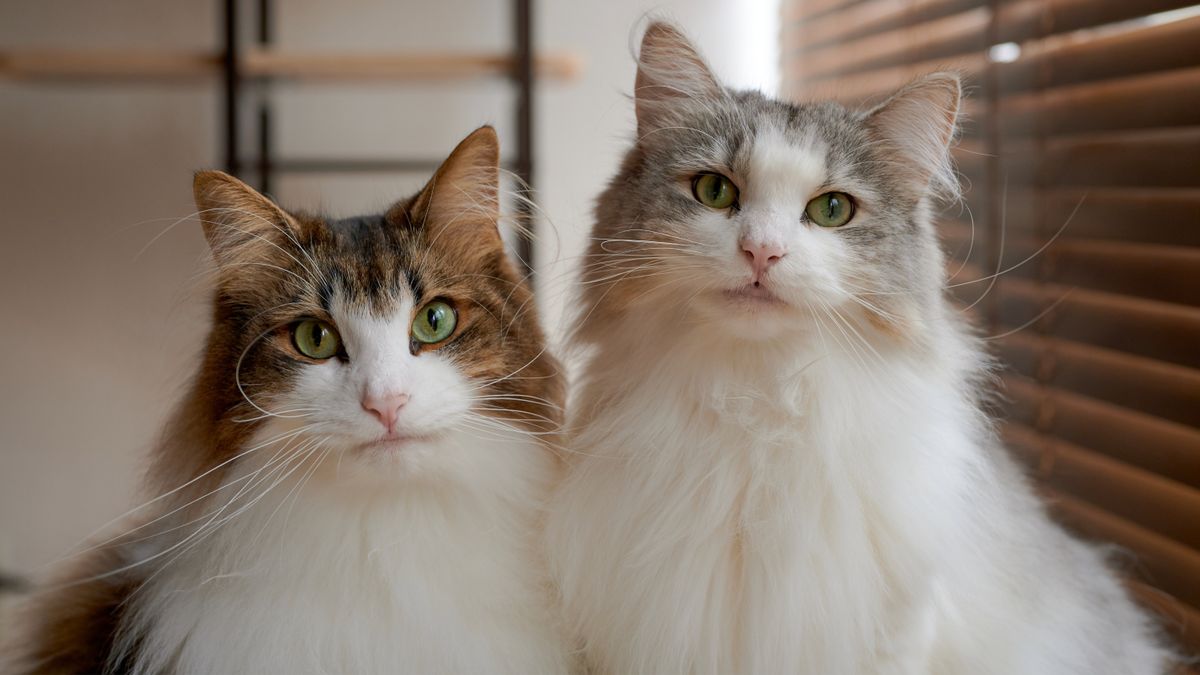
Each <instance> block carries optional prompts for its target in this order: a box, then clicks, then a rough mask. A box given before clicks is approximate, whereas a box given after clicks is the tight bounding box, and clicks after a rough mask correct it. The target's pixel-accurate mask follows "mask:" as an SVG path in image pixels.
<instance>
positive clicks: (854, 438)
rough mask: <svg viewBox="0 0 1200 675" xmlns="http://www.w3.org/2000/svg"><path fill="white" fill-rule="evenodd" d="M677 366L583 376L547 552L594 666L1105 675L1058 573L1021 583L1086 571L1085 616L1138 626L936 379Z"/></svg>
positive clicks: (1072, 593) (883, 372)
mask: <svg viewBox="0 0 1200 675" xmlns="http://www.w3.org/2000/svg"><path fill="white" fill-rule="evenodd" d="M693 356H695V355H693ZM689 358H691V357H689V356H688V355H687V353H686V348H684V349H681V350H680V351H679V352H677V353H675V354H673V355H665V356H664V357H663V360H662V361H660V362H659V363H654V364H652V363H644V364H638V365H641V366H645V368H644V369H642V370H640V372H642V373H643V375H642V376H641V378H640V379H639V380H638V382H637V384H636V385H635V386H634V387H632V388H624V389H622V388H621V387H620V384H619V381H618V380H612V381H606V380H605V378H604V377H603V376H597V377H594V378H593V379H592V381H591V382H590V385H589V387H588V388H587V389H586V390H585V392H584V395H583V396H582V400H580V401H578V402H577V403H576V405H577V406H578V407H577V409H576V414H577V415H578V416H579V419H577V420H576V431H575V437H574V439H573V444H572V446H571V447H572V449H573V450H574V451H576V454H575V456H574V458H573V461H574V464H573V466H572V468H571V470H570V474H569V476H568V478H567V480H566V481H565V482H564V483H563V484H562V486H561V488H560V489H559V490H558V492H557V495H556V498H555V500H554V501H553V503H552V507H551V516H550V518H551V520H550V529H549V545H550V550H551V557H552V561H553V567H554V573H555V574H556V576H557V578H558V580H559V581H560V583H561V585H562V592H563V597H564V602H565V606H566V611H567V615H568V618H569V620H570V621H571V622H572V623H573V627H574V629H575V631H576V632H577V634H578V635H579V636H580V637H581V639H582V640H583V641H584V643H585V645H586V653H587V657H588V658H589V659H590V661H591V664H592V666H593V667H594V668H595V669H596V670H598V671H600V672H608V673H671V672H673V673H684V672H689V673H767V672H772V673H773V672H791V673H813V674H817V673H821V674H842V673H845V674H857V673H931V672H932V673H946V674H947V675H948V674H949V673H965V672H971V673H1014V674H1015V673H1074V672H1078V673H1083V672H1103V671H1100V670H1091V671H1089V670H1087V668H1088V667H1090V666H1089V664H1091V665H1095V664H1097V663H1104V662H1105V661H1106V660H1107V661H1108V662H1109V663H1112V662H1113V659H1110V658H1108V657H1107V656H1105V657H1104V658H1103V659H1101V658H1098V657H1101V656H1102V655H1100V654H1098V653H1096V650H1094V649H1090V648H1089V647H1088V645H1087V644H1086V642H1087V641H1088V640H1091V639H1092V638H1091V637H1088V636H1087V635H1086V634H1087V633H1088V632H1092V633H1094V632H1095V631H1098V630H1102V629H1106V628H1107V626H1106V625H1091V626H1089V625H1087V624H1089V623H1094V622H1095V619H1093V618H1089V617H1088V616H1087V614H1088V611H1092V610H1094V609H1095V607H1092V608H1091V610H1089V601H1088V600H1087V599H1086V598H1084V597H1083V596H1081V595H1079V594H1078V593H1077V591H1078V589H1070V590H1066V591H1063V590H1061V589H1056V588H1055V586H1056V585H1061V584H1066V585H1070V582H1067V581H1066V580H1065V579H1049V580H1048V581H1047V582H1046V583H1047V585H1048V587H1049V588H1038V587H1037V585H1036V584H1033V583H1031V582H1032V580H1033V579H1035V578H1038V575H1039V574H1041V578H1043V579H1046V578H1047V574H1046V573H1045V572H1044V570H1045V569H1047V566H1048V565H1059V566H1062V564H1066V566H1067V567H1068V569H1069V568H1072V567H1074V568H1075V571H1077V572H1078V573H1080V574H1094V575H1096V576H1097V578H1100V579H1102V581H1100V582H1099V586H1100V587H1101V588H1100V589H1099V592H1100V594H1101V595H1103V596H1105V597H1104V601H1105V602H1108V605H1109V606H1108V607H1106V608H1105V609H1104V612H1106V613H1108V614H1109V615H1110V616H1118V618H1117V619H1114V621H1116V622H1117V623H1118V624H1119V623H1120V622H1122V621H1125V622H1126V623H1128V624H1131V625H1135V626H1136V625H1139V624H1138V622H1137V621H1136V620H1133V619H1135V617H1134V616H1133V609H1132V607H1131V606H1129V603H1128V602H1127V601H1124V600H1123V599H1120V598H1117V599H1116V600H1114V596H1119V591H1117V590H1116V588H1115V585H1113V584H1111V583H1109V582H1108V581H1107V577H1108V573H1107V571H1106V570H1104V569H1103V564H1102V563H1101V561H1100V560H1099V558H1098V556H1095V555H1093V554H1092V552H1091V551H1090V550H1087V549H1084V548H1083V547H1081V546H1079V545H1077V544H1076V543H1075V542H1073V541H1069V540H1067V539H1066V538H1065V537H1062V536H1061V535H1059V534H1058V533H1057V530H1055V529H1054V528H1053V526H1051V525H1050V524H1049V523H1048V522H1047V521H1045V519H1044V516H1042V515H1041V512H1040V511H1039V510H1038V507H1037V506H1036V504H1035V503H1034V502H1032V501H1031V500H1030V499H1029V497H1028V495H1027V488H1025V486H1024V484H1023V482H1022V481H1021V480H1020V478H1019V476H1015V475H1012V472H1011V467H1010V466H1009V465H1008V464H1007V463H1006V462H1005V461H1004V460H1001V461H1000V462H999V463H997V462H996V461H995V458H994V457H989V456H988V455H987V454H986V453H985V452H984V451H983V450H982V449H981V440H982V438H984V437H985V436H984V435H983V434H981V433H980V429H979V427H977V426H973V425H978V422H979V418H978V415H977V413H975V412H974V411H973V409H972V408H971V404H970V403H969V401H968V400H967V399H966V397H965V396H963V395H962V393H961V392H958V391H956V390H955V388H954V386H952V383H951V382H950V381H949V380H948V378H947V375H948V374H947V373H944V372H939V371H938V370H937V368H930V367H922V366H921V364H919V363H916V362H904V361H902V360H897V361H896V362H895V363H893V364H890V365H888V366H886V367H884V364H882V363H880V364H876V365H877V366H879V367H876V368H873V369H872V371H873V372H872V373H871V374H870V376H869V377H868V376H867V375H866V374H865V371H864V368H863V367H862V362H861V361H857V360H855V359H850V358H845V359H839V358H838V357H837V355H835V354H832V355H824V356H823V357H821V358H816V359H813V360H811V361H810V360H806V359H805V358H799V359H797V360H794V361H791V362H787V363H780V362H775V363H773V364H772V367H771V368H770V369H769V370H764V369H762V368H761V367H756V366H755V364H754V363H751V362H745V361H739V359H738V357H737V356H736V355H734V356H731V357H728V358H727V359H724V361H725V362H724V363H721V362H719V361H721V360H722V359H712V358H709V359H707V360H706V361H695V362H694V363H696V364H701V363H702V364H703V366H702V367H701V366H699V365H697V366H695V367H690V368H689V367H681V364H683V363H686V361H687V359H689ZM603 359H604V356H603V355H601V356H600V357H599V359H598V360H599V361H603ZM714 361H718V363H714ZM595 365H596V364H595V363H593V366H595ZM618 370H619V371H620V372H622V373H629V372H631V371H634V372H638V369H637V367H636V366H635V367H628V366H627V367H625V368H621V369H618ZM604 372H605V370H603V369H599V368H596V369H594V370H593V371H592V374H593V375H596V374H597V373H604ZM1008 490H1013V491H1015V494H1013V495H1007V494H1006V493H1005V492H1006V491H1008ZM1038 547H1042V548H1043V549H1044V552H1043V553H1039V554H1038V555H1037V556H1035V557H1030V556H1023V555H1022V554H1021V553H1019V551H1023V550H1028V549H1030V548H1034V549H1036V548H1038ZM1063 557H1067V558H1070V560H1069V561H1064V560H1063ZM1039 568H1041V571H1039ZM1068 574H1070V575H1071V576H1074V575H1073V573H1068ZM1027 582H1028V583H1027ZM1089 583H1091V582H1089ZM1060 621H1061V622H1063V623H1067V627H1066V628H1065V629H1061V628H1056V627H1057V626H1058V625H1059V623H1060ZM1104 621H1107V619H1104V620H1102V621H1101V623H1103V622H1104ZM1048 630H1057V631H1058V632H1059V633H1061V635H1058V636H1055V638H1054V639H1051V640H1046V637H1045V635H1046V632H1047V631H1048ZM1060 638H1061V639H1060ZM1026 640H1028V642H1027V643H1026V644H1030V645H1034V646H1033V647H1029V648H1028V649H1026V650H1024V651H1023V648H1021V647H1019V645H1021V644H1022V642H1023V641H1026ZM1145 645H1146V647H1147V649H1149V642H1148V641H1146V642H1145ZM1137 656H1139V657H1141V658H1142V659H1143V660H1142V661H1140V662H1141V663H1146V662H1150V661H1152V659H1145V658H1144V654H1139V655H1137ZM1116 661H1117V662H1120V661H1121V659H1117V660H1116ZM1138 662H1139V661H1136V660H1133V661H1131V663H1138ZM1106 667H1108V666H1107V665H1106ZM1115 667H1116V668H1120V667H1121V666H1119V665H1117V666H1115ZM1111 672H1114V673H1115V672H1124V671H1121V670H1112V671H1111ZM1130 672H1133V671H1130Z"/></svg>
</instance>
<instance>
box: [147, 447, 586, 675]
mask: <svg viewBox="0 0 1200 675" xmlns="http://www.w3.org/2000/svg"><path fill="white" fill-rule="evenodd" d="M525 443H528V442H525ZM494 445H495V446H500V445H502V444H500V443H496V444H494ZM519 445H520V443H513V444H510V446H511V447H508V448H503V447H491V448H485V449H484V452H481V453H480V455H482V456H480V457H478V458H475V459H477V461H478V462H479V464H480V466H479V467H478V471H479V472H481V474H480V476H481V477H482V476H483V475H486V472H492V475H491V476H490V477H489V479H488V480H487V481H485V482H484V483H483V484H482V485H473V486H470V488H472V489H469V488H468V487H467V486H462V485H459V486H456V485H453V484H449V485H448V484H445V483H442V482H439V481H436V480H432V481H429V482H428V483H422V482H421V481H406V482H403V483H401V484H399V485H397V484H395V483H388V482H386V481H381V482H380V484H378V485H374V486H371V485H367V486H363V485H353V484H352V485H339V484H338V483H337V482H336V481H332V480H328V478H331V476H326V477H325V478H326V479H327V480H321V478H320V476H319V475H314V476H310V479H309V482H308V483H306V484H304V485H303V486H299V483H298V481H299V480H301V477H302V476H303V475H304V474H305V473H306V472H305V471H304V470H303V469H301V470H298V471H297V472H296V473H295V474H293V475H294V476H295V477H296V478H295V479H291V480H288V481H284V482H282V483H280V484H279V485H277V486H275V488H274V489H272V490H271V491H270V492H269V493H267V495H266V496H265V497H264V498H263V499H262V500H261V501H259V502H258V503H256V504H255V505H254V506H253V507H251V508H249V509H247V510H246V511H245V513H243V514H241V515H239V516H238V517H237V518H234V519H231V520H230V521H229V522H228V523H227V524H225V525H224V526H222V527H221V528H220V529H219V530H218V531H217V532H216V533H215V534H214V535H213V536H212V537H211V538H209V539H207V540H205V541H204V542H203V543H202V545H201V546H198V547H197V548H196V549H195V550H194V551H193V553H192V554H189V555H188V556H186V557H184V558H181V559H179V560H176V561H173V562H171V563H170V564H168V565H166V566H165V567H164V568H163V569H162V570H160V572H159V573H158V574H157V575H155V577H154V578H153V579H152V580H151V581H150V583H149V584H147V586H146V587H144V588H143V589H142V590H141V591H140V592H139V594H138V595H137V596H135V601H134V603H133V605H132V606H133V608H134V609H135V613H134V615H133V619H132V622H131V623H130V624H129V625H127V626H126V627H125V628H126V630H127V631H129V634H130V635H135V636H138V637H139V639H140V641H139V643H138V644H136V645H135V653H136V654H137V655H138V656H137V660H136V661H135V666H136V670H137V671H138V672H146V673H152V672H163V671H168V670H169V671H170V672H176V673H234V672H245V673H251V672H254V673H329V672H333V673H397V672H410V673H433V672H437V673H481V672H489V673H562V672H565V671H566V670H567V669H568V664H567V656H566V643H565V641H564V640H563V639H562V635H561V632H560V630H559V628H558V625H557V623H556V622H555V621H554V620H553V619H552V616H553V615H552V612H551V610H550V609H549V608H550V601H549V594H548V592H547V590H548V589H547V586H546V579H545V573H544V566H543V565H542V564H541V563H540V557H539V556H538V554H537V548H536V547H537V544H536V537H537V532H538V528H537V524H536V519H537V518H538V517H539V513H540V502H539V501H538V499H536V497H537V495H538V493H537V489H543V492H544V487H546V486H547V485H548V481H547V478H548V477H549V475H550V473H551V472H550V467H549V466H538V463H541V462H543V461H545V460H544V459H543V458H544V456H545V452H544V450H541V449H537V448H531V447H527V448H524V449H522V448H520V447H518V446H519ZM321 471H327V472H334V471H337V468H336V465H333V464H332V463H331V464H330V465H327V466H324V467H323V468H322V469H318V470H317V471H316V472H315V473H316V474H319V473H320V472H321ZM294 487H296V488H297V489H295V490H293V488H294ZM501 495H504V496H501Z"/></svg>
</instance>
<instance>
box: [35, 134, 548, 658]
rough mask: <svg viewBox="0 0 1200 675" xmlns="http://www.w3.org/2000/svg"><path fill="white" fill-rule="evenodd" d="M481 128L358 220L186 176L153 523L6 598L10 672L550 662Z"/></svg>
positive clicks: (500, 249)
mask: <svg viewBox="0 0 1200 675" xmlns="http://www.w3.org/2000/svg"><path fill="white" fill-rule="evenodd" d="M498 156H499V153H498V145H497V140H496V135H495V132H494V131H493V130H492V129H491V128H490V127H484V128H481V129H479V130H478V131H476V132H475V133H473V134H472V135H471V136H469V137H468V138H467V139H466V140H464V141H463V142H462V143H461V144H460V145H459V146H458V148H457V149H455V151H454V153H453V154H452V155H451V156H450V157H449V159H447V160H446V162H445V163H444V164H443V165H442V167H441V168H440V169H439V170H438V172H437V173H436V175H435V176H434V177H433V179H432V180H431V181H430V182H429V184H428V185H427V186H426V187H425V188H424V189H423V190H422V191H421V192H420V193H419V194H417V195H416V196H415V197H413V198H411V199H407V200H404V201H401V202H399V203H397V204H396V205H395V206H393V207H392V208H391V209H390V210H389V211H387V212H386V213H384V214H381V215H375V216H369V217H362V218H352V219H346V220H327V219H323V218H320V217H314V216H306V215H301V214H292V213H287V212H284V211H283V210H281V209H280V208H278V207H277V206H275V205H274V204H272V203H271V202H270V201H269V200H267V199H266V198H264V197H262V196H261V195H259V194H257V193H255V192H254V191H253V190H251V189H250V188H249V187H247V186H246V185H244V184H243V183H241V182H239V181H238V180H236V179H234V178H232V177H230V176H227V175H225V174H222V173H219V172H203V173H200V174H198V175H197V176H196V181H195V193H196V202H197V205H198V207H199V209H200V213H201V215H202V219H203V223H204V233H205V235H206V237H207V238H208V242H209V244H210V247H211V248H212V252H213V254H214V258H215V259H216V263H217V266H218V283H217V290H216V294H215V299H214V308H213V310H214V311H213V325H212V329H211V333H210V334H209V338H208V343H207V348H206V351H205V355H204V359H203V364H202V365H201V367H200V369H199V373H198V375H197V376H196V378H195V381H194V384H193V385H192V388H191V390H190V391H189V393H188V394H187V396H186V398H185V400H184V401H183V404H182V405H181V407H180V409H179V411H178V413H177V415H176V416H175V418H174V419H173V420H172V421H171V422H170V424H168V425H167V427H166V429H165V432H164V434H163V440H162V442H161V445H160V446H159V447H158V449H157V451H156V456H155V462H154V465H153V467H152V471H151V474H150V485H151V488H152V491H153V492H154V493H161V494H162V496H161V497H159V498H158V499H157V500H155V502H153V504H152V507H151V508H150V509H145V510H153V514H152V515H150V516H147V517H145V518H143V520H142V522H141V523H140V525H138V526H136V527H132V528H131V529H128V530H127V531H126V532H125V533H124V534H123V535H122V536H120V537H119V539H118V540H116V541H114V542H109V543H107V544H106V545H102V546H99V547H98V548H96V549H94V550H93V552H91V553H89V554H88V555H87V556H86V558H85V559H84V560H83V562H82V564H80V565H79V566H78V568H77V569H75V570H73V571H71V572H70V573H68V574H66V575H65V576H64V577H63V578H62V579H61V581H60V583H59V584H58V585H56V586H52V587H50V588H49V589H48V590H47V591H46V592H45V593H44V594H43V595H42V596H41V597H40V598H39V599H38V600H37V601H36V602H35V604H34V606H33V607H32V608H31V609H32V612H31V614H30V616H29V618H28V623H29V625H28V628H29V631H28V636H29V637H28V643H27V644H26V645H23V648H24V649H23V651H24V652H25V654H24V657H25V658H24V660H23V662H22V663H21V664H20V665H19V666H17V667H16V669H17V670H18V671H19V672H27V673H68V672H69V673H78V672H98V671H101V670H108V671H109V672H130V673H164V672H171V673H324V672H334V673H385V672H386V673H400V672H409V673H434V672H436V673H482V672H489V673H520V674H524V673H561V672H565V671H567V670H568V669H569V662H568V653H567V652H568V650H567V649H566V648H565V644H566V643H565V641H564V639H563V634H562V633H563V631H562V630H560V627H559V626H558V623H557V622H556V621H555V619H554V617H555V616H556V614H555V612H554V611H553V610H552V594H551V593H550V589H549V586H548V581H547V580H548V577H547V575H546V571H545V565H544V562H543V559H542V555H541V547H540V544H539V541H540V538H539V532H540V529H539V522H540V518H541V509H542V506H543V502H544V499H545V497H546V496H547V495H548V493H549V490H550V489H551V488H552V485H553V481H554V479H555V477H556V475H557V471H558V465H559V460H558V459H557V457H556V455H555V454H554V453H553V452H552V451H551V450H550V447H549V446H550V441H549V440H547V439H552V438H553V434H554V432H555V431H556V429H557V426H558V423H559V418H560V416H561V403H562V398H563V386H562V380H561V378H560V375H559V368H558V366H557V364H556V362H555V360H554V359H553V358H552V357H551V356H550V355H549V354H548V353H547V352H546V349H545V344H544V340H543V336H542V332H541V329H540V328H539V326H538V323H537V320H536V317H535V316H534V314H533V312H532V311H530V303H529V300H530V296H529V290H528V288H527V287H526V285H525V283H524V281H523V280H522V279H521V277H519V276H518V275H517V274H516V272H515V271H514V269H513V268H512V266H511V265H510V263H509V262H508V260H507V259H506V256H505V252H504V246H503V243H502V241H501V238H500V235H499V232H498V230H497V218H498V209H499V206H498V190H499V165H498Z"/></svg>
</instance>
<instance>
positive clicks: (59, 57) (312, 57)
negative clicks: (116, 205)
mask: <svg viewBox="0 0 1200 675" xmlns="http://www.w3.org/2000/svg"><path fill="white" fill-rule="evenodd" d="M241 66H242V70H243V72H244V73H245V75H246V76H247V77H251V78H268V77H269V78H280V79H287V80H324V81H351V80H409V81H413V80H424V81H445V80H470V79H480V78H487V77H504V76H507V75H509V74H511V73H513V72H514V71H515V70H516V60H515V58H514V57H513V56H512V55H510V54H507V53H502V52H501V53H475V54H416V53H411V54H404V53H391V54H385V53H378V52H375V53H336V52H330V53H320V52H310V53H304V52H288V51H283V50H274V49H272V50H262V49H256V50H246V52H245V54H244V56H243V57H242V63H241ZM221 68H222V59H221V55H220V53H218V52H207V51H144V50H143V51H137V50H88V51H78V50H76V51H72V50H23V51H10V52H0V78H3V79H11V80H26V81H34V80H164V79H176V80H192V79H202V78H206V77H210V76H215V75H218V74H220V72H221ZM534 68H535V72H536V73H537V75H538V76H539V77H542V78H547V79H558V80H569V79H572V78H575V77H577V76H578V74H579V72H580V70H581V69H582V65H581V62H580V59H579V58H578V57H577V56H575V55H573V54H565V53H558V54H542V55H540V56H537V57H536V58H535V59H534Z"/></svg>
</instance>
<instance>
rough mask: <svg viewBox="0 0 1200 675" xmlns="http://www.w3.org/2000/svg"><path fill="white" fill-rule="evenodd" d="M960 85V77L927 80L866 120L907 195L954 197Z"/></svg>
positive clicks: (916, 83) (898, 94)
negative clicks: (954, 145)
mask: <svg viewBox="0 0 1200 675" xmlns="http://www.w3.org/2000/svg"><path fill="white" fill-rule="evenodd" d="M961 99H962V84H961V83H960V81H959V77H958V75H956V74H955V73H949V72H940V73H933V74H930V75H926V76H924V77H922V78H920V79H918V80H916V81H914V82H912V83H911V84H909V85H908V86H906V87H904V88H903V89H901V90H900V91H898V92H896V93H895V94H894V95H892V97H891V98H889V99H888V100H887V101H884V102H883V103H882V104H881V105H879V106H878V107H877V108H875V109H874V110H872V111H871V112H869V113H868V114H867V117H866V123H867V127H868V129H870V132H871V135H872V136H873V138H874V140H875V141H876V143H877V147H879V148H881V149H882V151H883V153H884V155H885V156H886V157H887V158H888V160H889V161H890V162H892V164H893V167H894V168H893V171H892V173H893V175H894V176H895V177H896V178H897V179H899V180H900V181H902V182H903V183H904V184H905V187H906V188H907V189H909V190H912V191H915V192H916V193H918V194H924V193H925V192H926V190H928V189H929V188H930V187H932V188H933V189H934V190H935V191H936V192H939V193H948V194H950V195H953V194H956V193H957V192H958V180H957V178H956V177H955V175H954V168H953V166H952V165H951V162H950V144H951V143H952V142H953V141H954V135H955V131H956V129H957V124H958V108H959V102H960V100H961Z"/></svg>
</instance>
